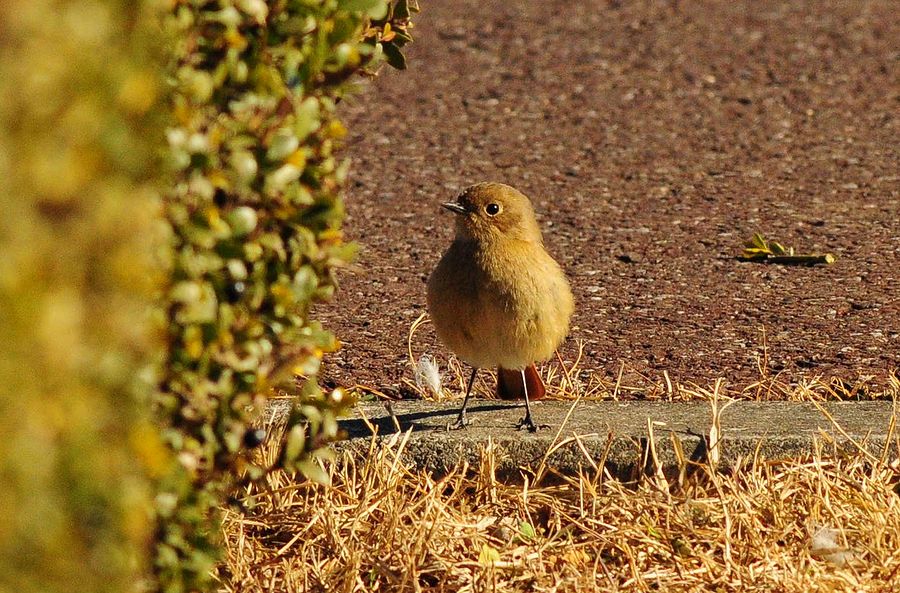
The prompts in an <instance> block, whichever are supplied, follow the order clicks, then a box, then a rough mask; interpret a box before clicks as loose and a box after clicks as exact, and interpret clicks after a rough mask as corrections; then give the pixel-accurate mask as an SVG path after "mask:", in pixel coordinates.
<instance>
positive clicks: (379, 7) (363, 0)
mask: <svg viewBox="0 0 900 593" xmlns="http://www.w3.org/2000/svg"><path fill="white" fill-rule="evenodd" d="M338 8H339V9H340V10H346V11H347V12H357V13H361V14H363V15H365V16H367V17H369V18H372V19H375V20H378V19H383V18H384V17H386V16H387V12H388V3H387V2H386V0H339V2H338Z"/></svg>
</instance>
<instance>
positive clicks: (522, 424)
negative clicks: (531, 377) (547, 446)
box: [516, 369, 538, 432]
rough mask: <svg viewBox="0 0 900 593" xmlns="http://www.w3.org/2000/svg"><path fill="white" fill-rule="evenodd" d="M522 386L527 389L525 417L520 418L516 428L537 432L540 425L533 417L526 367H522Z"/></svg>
mask: <svg viewBox="0 0 900 593" xmlns="http://www.w3.org/2000/svg"><path fill="white" fill-rule="evenodd" d="M522 387H523V388H524V390H525V417H524V418H522V419H521V420H519V423H518V424H517V425H516V430H522V429H523V428H527V429H528V432H537V429H538V425H537V424H535V423H534V419H533V418H532V417H531V404H530V403H529V402H528V381H526V380H525V369H522Z"/></svg>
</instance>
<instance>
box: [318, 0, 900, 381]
mask: <svg viewBox="0 0 900 593" xmlns="http://www.w3.org/2000/svg"><path fill="white" fill-rule="evenodd" d="M422 7H423V12H422V13H421V14H420V15H419V17H418V18H417V19H416V23H415V24H416V28H415V30H414V32H415V34H416V41H415V43H414V44H413V45H412V46H411V47H410V49H409V51H408V57H409V66H410V67H409V70H408V71H406V72H400V73H398V72H394V71H387V70H385V71H384V72H383V74H382V75H381V76H380V77H379V78H378V79H377V80H375V82H374V84H372V85H367V88H364V89H363V91H362V92H361V93H360V95H359V96H358V98H355V99H353V100H351V101H349V102H348V103H347V105H346V106H345V108H344V114H345V117H346V119H347V121H348V127H349V129H350V130H351V135H350V136H349V141H348V152H349V154H350V156H351V157H352V158H353V161H354V164H353V169H352V171H353V172H352V180H353V181H352V185H351V188H350V191H349V192H348V198H347V207H348V213H349V215H348V218H347V223H346V229H347V233H348V235H349V237H350V238H351V239H354V240H357V241H359V242H360V243H362V245H363V250H362V253H361V256H360V258H359V261H358V265H357V269H356V270H354V271H351V272H349V273H345V274H343V277H342V291H341V292H340V293H339V296H338V297H337V298H336V300H335V302H334V304H331V305H328V306H325V307H320V308H319V309H318V310H317V312H316V315H317V316H318V317H319V318H320V319H322V320H323V321H324V322H325V323H326V324H327V325H328V326H329V327H331V328H332V329H334V330H335V331H336V333H337V334H338V336H339V337H340V338H341V339H342V341H343V342H344V343H345V347H344V349H343V350H342V351H341V352H340V353H338V354H336V355H333V356H331V357H330V358H329V359H328V360H327V361H326V371H325V375H326V377H327V378H328V379H329V380H331V381H335V382H338V383H342V384H353V383H362V384H366V385H370V386H372V387H376V388H378V389H380V390H382V391H385V392H391V391H394V390H396V389H397V387H398V386H399V385H400V383H401V380H402V379H403V378H410V377H411V371H410V368H409V366H408V361H407V355H406V336H407V332H408V330H409V327H410V325H411V323H412V322H413V320H415V319H416V317H417V316H418V315H419V314H420V313H421V312H422V311H424V308H425V284H424V283H425V280H426V278H427V276H428V274H429V272H430V270H431V269H432V267H433V266H434V265H435V263H436V262H437V260H438V258H439V257H440V254H441V252H442V250H443V249H444V248H445V247H446V246H447V245H448V243H449V241H450V238H451V234H452V228H451V218H450V215H449V214H448V213H445V212H442V211H440V209H439V207H438V204H439V203H440V202H441V201H446V200H447V199H450V198H453V197H454V196H455V194H456V192H457V191H458V190H459V189H461V188H462V187H464V186H466V185H468V184H470V183H473V182H476V181H482V180H497V181H503V182H506V183H509V184H511V185H514V186H516V187H518V188H519V189H521V190H523V191H524V192H525V193H526V194H528V195H530V196H531V197H532V199H533V201H534V202H535V206H536V209H537V210H538V213H539V216H540V219H541V224H542V226H543V228H544V235H545V241H546V243H547V246H548V249H549V250H550V252H551V253H552V254H554V256H555V257H556V258H557V259H558V260H559V261H560V263H561V264H562V265H563V267H564V268H565V270H566V272H567V274H568V276H569V278H570V281H571V283H572V287H573V290H574V292H575V294H576V298H577V313H576V316H575V318H574V320H573V327H572V331H571V334H570V340H569V342H568V343H567V346H566V347H565V349H564V351H563V354H564V355H566V356H568V357H570V358H571V356H572V353H573V351H574V343H575V341H576V340H582V341H583V343H584V346H585V354H586V360H585V361H584V362H583V363H582V367H583V368H585V369H589V370H591V371H595V372H597V373H599V374H600V375H602V376H604V377H607V378H611V379H613V380H614V379H615V378H616V377H617V375H618V373H619V370H620V368H623V367H624V369H625V373H626V374H625V379H624V380H625V381H630V382H632V383H634V382H636V381H637V382H639V381H641V380H645V381H649V382H651V383H653V382H658V381H660V380H661V379H662V373H663V371H666V372H667V373H668V375H669V377H670V379H671V380H672V381H673V382H681V383H690V382H694V383H697V384H699V385H705V384H707V383H709V382H711V381H713V380H715V379H716V378H717V377H724V378H725V379H726V380H727V381H728V383H729V385H730V386H731V387H732V388H735V389H740V388H741V387H742V386H746V385H748V384H750V383H752V382H753V381H755V380H757V379H758V378H759V371H758V368H757V358H758V357H759V355H760V353H761V352H762V345H763V340H762V330H763V328H764V329H765V335H766V346H767V349H768V358H769V369H770V370H771V371H772V372H774V373H779V372H780V373H781V377H782V378H784V380H786V381H790V382H797V381H801V380H804V379H813V378H818V379H824V380H828V379H829V378H830V377H832V376H839V377H842V378H844V379H846V380H849V381H856V380H858V379H859V378H860V377H863V378H866V377H867V376H872V377H874V379H872V380H873V381H875V382H876V383H878V382H881V383H882V384H883V382H885V381H886V380H887V378H888V376H889V374H890V373H891V372H893V371H894V370H896V369H897V367H898V366H900V294H898V292H900V169H898V164H900V159H898V142H900V117H898V114H900V49H898V48H900V46H898V45H897V40H898V39H900V16H898V14H900V13H898V12H897V11H896V2H894V0H871V1H859V2H835V1H833V0H810V1H803V2H798V1H781V2H779V1H770V0H766V1H754V0H743V1H739V2H734V1H691V2H650V1H640V2H616V1H607V2H600V1H593V2H562V1H558V0H553V1H549V2H543V1H542V2H526V1H523V0H520V1H517V2H482V1H475V0H465V1H456V2H430V1H427V0H426V1H425V2H423V3H422ZM757 231H759V232H762V233H764V234H765V235H767V236H770V237H772V238H775V239H778V240H780V241H782V242H784V243H786V244H789V245H794V246H796V247H797V248H798V249H799V250H801V251H803V252H824V251H830V252H832V253H834V254H835V255H836V256H837V257H838V260H837V262H836V263H835V264H834V265H832V266H828V267H815V268H797V267H781V266H774V265H763V264H751V263H741V262H738V261H736V259H735V255H737V254H738V253H739V252H740V250H741V248H742V243H743V242H744V241H745V240H746V239H748V238H749V237H750V236H751V235H752V234H753V233H754V232H757ZM429 336H431V332H430V329H429V330H428V331H423V332H422V333H421V334H420V337H421V340H420V342H421V343H419V344H418V345H417V348H418V351H419V352H421V351H423V350H426V349H427V350H428V351H431V352H434V353H435V354H437V355H438V357H439V359H441V360H443V359H445V357H446V352H445V351H444V350H443V349H442V348H441V347H439V346H437V345H434V346H432V345H431V344H432V340H433V338H432V337H429Z"/></svg>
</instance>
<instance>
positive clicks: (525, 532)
mask: <svg viewBox="0 0 900 593" xmlns="http://www.w3.org/2000/svg"><path fill="white" fill-rule="evenodd" d="M536 535H537V534H536V533H535V532H534V527H533V526H532V525H531V523H529V522H528V521H519V536H520V537H521V538H522V539H524V540H527V541H530V540H533V539H534V538H535V536H536Z"/></svg>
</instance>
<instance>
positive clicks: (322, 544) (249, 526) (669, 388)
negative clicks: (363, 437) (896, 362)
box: [219, 318, 900, 593]
mask: <svg viewBox="0 0 900 593" xmlns="http://www.w3.org/2000/svg"><path fill="white" fill-rule="evenodd" d="M426 322H427V321H426V320H425V319H424V318H420V319H419V320H417V322H416V323H415V324H414V325H413V327H412V330H411V331H410V336H409V344H408V355H409V359H410V365H411V368H415V367H416V365H417V363H418V361H419V360H420V358H421V354H427V352H424V353H422V352H419V353H417V352H415V350H416V348H414V343H415V340H414V338H415V335H416V331H417V330H418V329H420V328H421V326H422V325H423V324H425V323H426ZM420 350H422V349H420ZM764 359H765V357H764V356H762V357H761V360H760V380H759V382H758V383H757V384H754V385H752V386H749V387H748V388H746V389H742V390H739V391H737V392H734V391H731V392H729V391H727V390H725V389H723V388H722V385H721V383H717V384H716V385H715V387H712V388H710V389H704V388H700V387H697V386H693V385H688V386H683V385H673V384H672V383H671V382H670V381H668V380H667V379H666V378H665V376H664V377H663V381H662V382H661V383H659V385H658V388H657V389H656V391H650V392H648V391H647V390H646V388H644V387H642V388H640V389H641V391H640V392H639V393H640V397H641V398H642V399H667V400H671V401H678V400H698V399H699V400H707V401H709V402H710V406H711V407H713V408H714V409H716V410H718V412H720V413H721V411H722V410H723V409H724V408H725V407H727V405H728V402H729V401H732V400H733V399H735V398H740V399H757V400H776V399H777V400H785V399H787V400H794V401H822V400H829V399H850V398H861V399H862V398H866V399H867V398H871V397H872V396H873V394H874V395H876V396H878V397H883V398H888V399H894V400H896V399H897V397H898V395H900V381H898V380H897V377H896V376H892V377H891V378H890V379H889V381H888V384H887V385H886V386H883V387H882V388H880V390H879V391H877V392H876V391H874V390H873V389H869V387H867V386H866V384H865V382H863V383H862V384H858V385H847V384H844V383H840V382H837V381H834V380H827V381H826V380H824V379H823V380H818V379H816V380H812V381H809V382H807V383H801V384H788V383H787V382H785V381H783V380H782V379H781V378H780V377H778V376H770V375H769V374H768V373H767V372H766V367H767V365H766V362H765V360H764ZM430 364H431V363H430V362H429V363H428V368H427V369H425V370H426V373H425V374H424V375H421V376H420V377H418V380H410V381H409V382H408V388H409V389H410V390H411V391H412V392H415V393H417V394H418V395H419V396H420V397H423V398H425V399H445V398H450V397H457V396H458V394H459V393H460V392H461V391H462V389H463V388H464V381H465V379H466V378H467V369H465V368H463V367H462V365H460V364H459V363H458V361H456V360H455V359H453V358H451V359H450V360H449V361H447V363H445V364H444V369H443V375H442V377H440V379H438V378H437V373H438V371H437V370H436V369H434V368H431V367H430ZM581 364H582V356H581V349H580V348H579V349H578V351H577V352H576V355H575V356H574V357H573V360H563V359H562V358H561V357H558V358H557V360H556V361H553V362H552V363H550V364H548V365H545V367H544V369H543V372H544V378H545V380H546V382H547V384H548V392H549V394H550V396H551V397H553V398H556V399H588V400H590V399H630V398H633V397H635V395H636V394H637V393H638V391H637V389H638V388H629V387H627V386H625V385H624V384H623V382H622V376H623V374H622V373H620V374H619V377H618V378H615V379H604V378H600V377H597V376H596V375H594V374H592V373H590V372H588V371H586V370H584V369H582V368H581ZM411 376H412V373H411ZM491 390H492V379H491V377H490V376H489V374H488V373H482V374H481V380H480V381H479V382H478V383H476V393H477V394H478V395H481V396H484V395H486V394H489V393H490V392H491ZM358 391H363V392H371V393H375V394H376V395H379V394H378V393H377V391H374V390H371V389H358ZM712 418H713V420H712V423H711V426H710V430H709V432H708V434H709V437H710V440H711V442H713V441H715V440H717V439H718V438H720V436H721V435H720V433H719V430H718V420H717V418H718V414H716V413H713V414H712ZM873 428H879V427H873ZM887 428H888V434H892V435H893V434H894V427H893V426H891V427H887ZM406 438H408V435H403V434H398V435H394V436H393V437H390V438H389V439H386V440H381V441H374V440H373V441H372V442H371V445H370V449H369V451H368V453H367V454H365V455H362V456H353V455H352V454H350V453H345V454H344V456H343V457H342V458H341V459H340V460H338V461H337V462H335V463H326V464H325V466H326V469H327V471H328V473H329V475H330V476H331V484H330V485H327V486H326V485H321V484H316V483H313V482H309V481H306V480H303V479H302V478H299V477H292V476H289V475H286V474H284V473H277V472H276V473H273V474H271V475H269V476H268V478H267V483H266V485H265V488H263V489H260V487H259V486H250V487H249V489H248V490H247V491H246V492H244V493H242V500H243V502H244V505H245V507H246V510H245V511H237V510H234V509H227V510H226V511H225V520H224V527H223V529H224V537H225V540H226V550H227V559H226V561H225V562H224V563H223V565H222V566H221V567H220V569H219V578H220V581H221V589H222V591H229V592H230V591H234V592H242V593H243V592H247V593H251V592H257V591H259V592H262V591H266V592H269V591H272V592H293V591H335V592H345V591H346V592H356V591H359V592H369V591H373V592H374V591H476V592H480V591H485V592H486V591H578V592H581V591H618V590H622V591H723V592H724V591H735V592H738V591H740V592H743V591H778V592H785V593H795V592H796V593H801V592H803V593H805V592H807V591H854V592H856V591H884V592H889V591H891V592H892V591H895V590H900V460H898V454H900V440H898V439H895V440H894V441H891V443H892V444H891V447H890V449H886V450H885V451H883V454H882V455H881V456H880V457H876V456H873V455H871V454H868V453H862V449H860V451H861V453H860V454H859V455H858V456H850V457H848V456H840V455H838V454H837V453H836V452H835V451H834V450H829V449H828V447H829V446H830V445H828V444H826V442H825V441H823V444H822V445H821V446H820V447H819V448H818V449H817V452H816V454H815V455H812V456H810V457H808V458H805V459H792V460H780V461H775V460H764V459H759V458H755V459H747V460H745V461H744V462H742V463H740V464H738V466H737V467H734V468H732V469H730V470H728V471H727V472H723V471H715V470H714V469H713V468H711V467H710V466H692V467H691V468H690V469H691V470H692V471H684V470H687V469H688V468H687V467H685V468H682V470H683V471H681V472H677V475H676V476H674V477H673V476H669V477H667V476H665V475H664V474H663V472H662V471H661V470H659V471H653V472H650V474H649V475H648V476H647V477H644V478H642V479H641V480H639V481H637V482H633V483H623V482H622V481H619V480H617V479H615V478H613V477H612V476H610V475H609V474H608V473H607V472H606V470H605V469H604V468H602V467H600V468H597V469H596V470H595V471H593V472H592V473H586V474H582V475H578V476H558V475H554V474H553V472H547V471H544V470H545V469H546V468H544V467H543V466H540V467H539V468H538V469H537V471H536V472H532V471H529V470H524V469H523V470H522V471H521V476H520V479H519V480H517V481H516V482H515V483H510V482H507V481H504V480H501V479H498V477H497V475H496V472H495V468H496V467H498V465H499V463H500V461H501V460H500V459H499V457H498V456H499V455H500V453H499V452H498V450H497V449H495V448H493V447H492V446H491V445H490V444H488V445H487V446H486V447H485V448H484V450H483V452H482V456H481V462H480V463H479V464H478V465H477V467H460V468H458V469H457V470H456V471H454V472H453V473H452V474H450V475H447V476H443V477H435V476H432V475H429V474H425V473H413V472H412V471H410V470H409V469H408V468H407V467H406V466H405V465H404V463H403V462H402V455H403V451H404V448H405V446H406V443H407V441H406ZM725 438H726V439H727V435H726V436H725ZM713 450H717V449H716V448H715V447H713ZM262 454H263V455H266V456H268V457H269V458H272V457H273V456H274V451H272V450H271V449H269V450H266V451H263V452H262ZM710 462H711V463H714V462H715V455H712V451H711V455H710ZM545 476H550V478H552V479H553V480H555V481H554V482H553V483H550V482H549V479H550V478H545Z"/></svg>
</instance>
